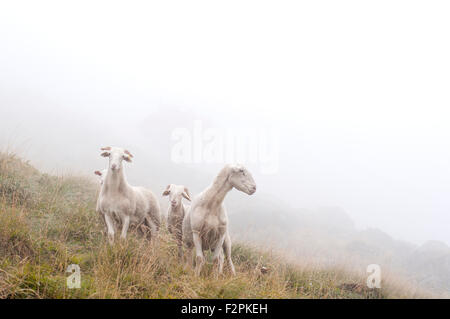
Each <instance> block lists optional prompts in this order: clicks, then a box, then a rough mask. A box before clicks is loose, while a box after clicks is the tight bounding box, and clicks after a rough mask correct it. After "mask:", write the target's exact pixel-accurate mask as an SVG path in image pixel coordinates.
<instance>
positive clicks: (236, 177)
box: [183, 165, 256, 275]
mask: <svg viewBox="0 0 450 319" xmlns="http://www.w3.org/2000/svg"><path fill="white" fill-rule="evenodd" d="M233 188H236V189H237V190H239V191H241V192H244V193H246V194H248V195H253V194H254V193H255V192H256V184H255V181H254V180H253V177H252V175H251V174H250V172H249V171H248V170H247V169H246V168H245V167H243V166H241V165H226V166H225V167H224V168H223V169H222V170H221V171H220V173H219V174H218V175H217V177H216V178H215V179H214V182H213V183H212V184H211V186H209V187H208V188H207V189H205V190H204V191H203V192H202V193H200V194H199V195H197V196H196V197H195V198H194V200H193V201H192V205H191V208H190V210H189V211H188V212H187V214H186V216H185V218H184V221H183V241H184V243H185V244H186V246H187V247H188V248H189V249H190V250H191V251H192V247H195V253H196V265H195V271H196V274H197V275H200V271H201V269H202V267H203V264H204V263H205V257H204V254H203V251H205V250H211V251H212V252H213V260H214V263H215V264H216V265H217V266H218V271H219V273H222V272H223V262H224V257H223V253H225V257H226V258H227V261H228V265H229V267H230V270H231V272H232V274H233V275H235V274H236V271H235V269H234V265H233V261H232V259H231V239H230V235H229V232H228V216H227V211H226V209H225V206H224V204H223V200H224V199H225V196H226V195H227V194H228V192H229V191H230V190H232V189H233Z"/></svg>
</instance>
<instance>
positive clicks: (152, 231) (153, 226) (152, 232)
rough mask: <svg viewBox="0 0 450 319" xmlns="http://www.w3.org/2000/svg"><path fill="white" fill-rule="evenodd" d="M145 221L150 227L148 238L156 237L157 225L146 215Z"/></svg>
mask: <svg viewBox="0 0 450 319" xmlns="http://www.w3.org/2000/svg"><path fill="white" fill-rule="evenodd" d="M145 221H146V224H147V226H148V227H150V238H151V237H153V236H154V237H155V238H156V235H157V234H158V227H157V226H156V224H155V223H154V222H153V220H152V219H151V218H150V217H146V218H145Z"/></svg>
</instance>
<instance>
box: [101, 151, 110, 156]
mask: <svg viewBox="0 0 450 319" xmlns="http://www.w3.org/2000/svg"><path fill="white" fill-rule="evenodd" d="M109 155H111V153H110V152H103V153H102V154H101V156H103V157H108V156H109Z"/></svg>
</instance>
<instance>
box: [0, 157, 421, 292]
mask: <svg viewBox="0 0 450 319" xmlns="http://www.w3.org/2000/svg"><path fill="white" fill-rule="evenodd" d="M96 195H97V185H96V184H95V183H94V182H93V181H91V180H88V179H84V178H80V177H74V176H66V177H57V176H50V175H47V174H42V173H40V172H39V171H38V170H36V169H35V168H33V167H32V166H31V165H30V164H29V163H27V162H25V161H23V160H22V159H20V158H18V157H16V156H15V155H13V154H5V153H0V298H402V297H420V296H417V295H414V294H412V293H409V292H408V290H407V289H406V288H403V287H398V286H396V287H395V289H394V288H389V287H390V286H389V284H386V285H383V287H384V286H386V287H388V288H382V289H375V290H373V289H368V288H367V287H365V285H364V284H365V278H363V277H360V276H358V275H356V274H354V273H351V272H347V271H345V270H342V269H338V268H336V269H333V268H328V269H327V268H324V269H322V268H320V269H319V268H314V267H308V266H306V265H301V264H295V265H294V264H289V263H287V262H286V261H284V260H283V258H280V257H279V256H275V255H274V254H272V253H271V252H267V251H262V250H260V249H256V248H253V247H251V246H250V245H248V244H244V243H235V244H234V246H233V252H232V254H233V260H234V261H235V265H236V270H237V276H235V277H233V276H230V275H229V273H227V272H225V274H224V275H221V276H216V274H215V272H214V271H213V267H212V265H211V264H208V265H207V266H206V269H205V271H204V272H203V273H202V275H201V276H200V277H196V276H195V275H194V270H193V269H192V267H191V266H188V265H186V264H183V263H181V262H180V261H179V259H178V257H177V247H176V243H175V241H174V240H173V239H172V238H171V237H170V235H169V234H168V233H167V231H166V230H165V228H164V229H163V230H162V231H161V233H160V235H159V238H158V240H156V241H152V242H151V243H149V242H148V241H146V240H144V239H141V238H138V237H136V236H135V235H134V234H133V233H130V236H129V238H128V240H127V241H126V242H123V241H118V242H117V244H116V245H115V246H113V247H111V246H109V245H108V243H107V240H106V239H105V236H104V227H103V224H102V222H101V219H100V218H99V216H98V214H97V213H96V212H95V209H94V207H95V201H96ZM71 264H78V265H79V266H80V268H81V288H80V289H68V288H67V285H66V279H67V277H68V276H69V274H68V273H66V269H67V267H68V266H69V265H71Z"/></svg>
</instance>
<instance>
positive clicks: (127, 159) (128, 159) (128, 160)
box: [123, 155, 133, 163]
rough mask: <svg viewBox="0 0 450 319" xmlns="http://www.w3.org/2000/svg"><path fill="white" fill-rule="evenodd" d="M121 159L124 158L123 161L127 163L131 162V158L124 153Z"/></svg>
mask: <svg viewBox="0 0 450 319" xmlns="http://www.w3.org/2000/svg"><path fill="white" fill-rule="evenodd" d="M123 159H124V160H125V161H127V162H128V163H131V162H133V161H132V160H131V158H130V157H129V156H126V155H125V156H124V157H123Z"/></svg>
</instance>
